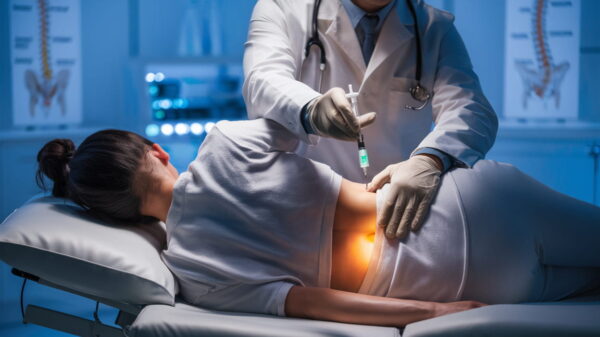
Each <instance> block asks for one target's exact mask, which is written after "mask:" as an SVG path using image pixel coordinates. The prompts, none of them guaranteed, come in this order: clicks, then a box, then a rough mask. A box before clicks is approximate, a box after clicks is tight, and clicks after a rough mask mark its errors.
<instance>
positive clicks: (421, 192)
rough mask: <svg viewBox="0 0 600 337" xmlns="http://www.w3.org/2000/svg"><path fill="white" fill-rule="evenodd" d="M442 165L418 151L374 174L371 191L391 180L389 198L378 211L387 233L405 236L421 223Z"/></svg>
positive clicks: (438, 180) (435, 189)
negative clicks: (419, 153) (416, 153)
mask: <svg viewBox="0 0 600 337" xmlns="http://www.w3.org/2000/svg"><path fill="white" fill-rule="evenodd" d="M438 165H439V164H438V163H437V162H436V161H435V159H433V158H430V157H429V156H425V155H416V156H413V157H411V158H410V159H408V160H406V161H403V162H400V163H398V164H393V165H389V166H388V167H386V168H385V169H384V170H383V171H381V172H380V173H379V174H377V175H376V176H375V177H374V178H373V180H372V181H371V183H370V184H369V189H368V190H369V191H370V192H375V191H376V190H378V189H379V188H381V187H382V186H383V185H384V184H385V183H388V182H389V183H390V188H389V191H388V195H387V197H386V200H385V201H384V202H383V206H382V209H380V210H379V211H378V213H379V214H377V224H378V225H379V226H381V227H384V226H387V227H386V229H385V236H386V237H388V238H390V239H393V238H404V237H405V236H406V235H408V231H409V229H410V230H412V231H417V230H418V229H419V228H420V227H421V224H422V222H423V220H424V218H425V216H426V215H427V212H428V211H429V206H430V205H431V201H432V200H433V198H434V197H435V195H436V193H437V188H438V185H439V183H440V175H441V167H440V166H438Z"/></svg>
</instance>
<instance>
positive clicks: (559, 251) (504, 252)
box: [452, 161, 600, 303]
mask: <svg viewBox="0 0 600 337" xmlns="http://www.w3.org/2000/svg"><path fill="white" fill-rule="evenodd" d="M452 177H453V178H454V179H455V181H456V184H457V186H458V187H459V190H460V195H461V199H462V203H463V206H464V209H465V217H466V219H467V222H468V235H469V245H468V246H469V261H468V276H467V282H466V286H465V290H464V293H463V298H472V299H477V300H480V301H483V302H487V303H511V302H523V301H538V300H555V299H558V298H560V297H563V296H567V295H570V294H573V293H576V292H579V291H583V290H586V288H589V287H591V286H594V285H600V269H599V267H600V249H599V248H598V247H600V208H598V207H596V206H593V205H591V204H588V203H585V202H582V201H579V200H576V199H573V198H571V197H568V196H566V195H564V194H561V193H559V192H556V191H554V190H552V189H550V188H548V187H547V186H545V185H543V184H541V183H540V182H538V181H536V180H535V179H533V178H531V177H529V176H527V175H526V174H524V173H522V172H521V171H519V170H518V169H516V168H514V167H513V166H511V165H508V164H502V163H496V162H493V161H480V162H478V163H477V165H476V166H475V167H474V168H473V169H459V170H455V171H453V172H452Z"/></svg>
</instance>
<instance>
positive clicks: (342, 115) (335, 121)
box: [308, 88, 376, 140]
mask: <svg viewBox="0 0 600 337" xmlns="http://www.w3.org/2000/svg"><path fill="white" fill-rule="evenodd" d="M375 115H376V114H375V113H374V112H369V113H366V114H364V115H361V116H360V117H358V118H356V117H355V116H354V113H353V112H352V107H351V105H350V102H349V101H348V99H347V98H346V93H345V92H344V90H343V89H342V88H331V89H329V91H327V92H326V93H324V94H323V95H321V96H320V97H317V98H316V99H315V100H314V101H313V102H311V103H310V105H309V106H308V117H309V121H310V126H311V127H312V128H313V130H315V132H316V133H317V134H318V135H319V136H324V137H332V138H337V139H341V140H356V139H357V138H358V131H359V125H360V128H363V127H365V126H367V125H369V124H371V123H373V122H374V121H375Z"/></svg>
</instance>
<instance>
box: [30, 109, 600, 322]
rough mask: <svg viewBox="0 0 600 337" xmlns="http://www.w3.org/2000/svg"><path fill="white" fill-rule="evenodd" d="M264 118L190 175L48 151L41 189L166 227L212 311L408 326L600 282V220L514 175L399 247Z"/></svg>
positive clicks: (121, 158)
mask: <svg viewBox="0 0 600 337" xmlns="http://www.w3.org/2000/svg"><path fill="white" fill-rule="evenodd" d="M297 143H298V140H297V139H296V138H294V137H293V135H292V134H290V133H289V132H288V131H286V130H285V128H283V127H281V126H280V125H278V124H277V123H275V122H272V121H269V120H253V121H243V122H221V123H218V124H217V126H216V127H215V128H213V130H212V131H211V132H210V134H209V135H208V136H207V138H206V140H205V141H204V143H203V144H202V146H201V147H200V149H199V152H198V156H197V158H196V159H195V160H194V161H193V162H191V163H190V165H189V167H188V170H187V171H186V172H183V173H182V174H178V172H177V171H176V169H175V168H174V167H173V166H172V165H171V164H170V162H169V159H170V158H169V154H167V153H166V152H165V151H164V150H163V149H162V148H161V147H160V146H159V145H158V144H154V143H152V142H151V141H149V140H146V139H144V138H142V137H140V136H138V135H136V134H133V133H130V132H125V131H118V130H105V131H100V132H97V133H95V134H93V135H91V136H89V137H88V138H87V139H86V140H85V141H84V142H83V143H82V144H81V145H80V146H79V148H77V149H75V146H74V145H73V143H72V142H71V141H70V140H66V139H56V140H53V141H51V142H49V143H48V144H46V145H45V146H44V147H43V148H42V149H41V150H40V152H39V153H38V162H39V171H38V182H40V183H41V184H42V185H43V179H42V175H46V176H48V177H49V178H51V179H52V180H53V181H54V185H53V189H52V192H53V194H54V195H55V196H58V197H67V198H70V199H72V200H73V201H75V202H77V203H78V204H80V205H81V206H83V207H84V208H86V209H88V210H90V211H91V212H93V213H95V214H97V215H99V216H105V217H111V218H114V219H118V220H121V221H127V222H134V223H141V222H144V221H155V220H157V219H158V220H162V221H164V222H165V223H166V225H167V233H168V235H167V236H168V248H167V249H166V250H165V251H164V252H163V260H164V262H165V263H166V264H167V265H168V266H169V268H170V269H171V271H172V272H173V273H174V275H175V276H176V277H177V280H178V282H179V284H180V289H181V295H182V296H183V298H184V299H185V300H187V301H188V302H190V303H192V304H196V305H199V306H202V307H206V308H211V309H217V310H230V311H245V312H255V313H266V314H273V315H280V316H291V317H305V318H314V319H322V320H332V321H339V322H350V323H361V324H374V325H387V326H404V325H406V324H408V323H411V322H415V321H419V320H423V319H427V318H431V317H436V316H440V315H444V314H448V313H453V312H458V311H462V310H467V309H471V308H476V307H479V306H481V305H483V304H482V303H480V302H479V301H481V302H485V303H517V302H524V301H547V300H557V299H560V298H563V297H566V296H570V295H573V294H575V293H578V292H582V291H585V290H587V289H590V288H593V287H597V286H599V285H600V253H599V251H598V248H597V247H599V246H600V209H599V208H597V207H595V206H593V205H590V204H587V203H584V202H581V201H578V200H575V199H572V198H569V197H567V196H565V195H562V194H559V193H558V192H555V191H552V190H550V189H549V188H547V187H545V186H544V185H542V184H540V183H538V182H537V181H535V180H533V179H532V178H530V177H528V176H526V175H525V174H523V173H521V172H520V171H519V170H517V169H516V168H514V167H512V166H511V165H508V164H502V163H496V162H492V161H480V162H478V163H477V164H476V165H475V166H474V167H473V168H457V169H454V170H452V171H450V172H448V173H447V174H445V175H444V176H443V179H442V182H441V184H440V189H439V192H438V196H437V197H436V199H435V200H434V201H433V204H432V208H431V210H430V212H429V214H428V216H427V218H426V220H425V223H424V225H423V227H422V228H421V229H420V230H419V231H418V232H417V233H411V234H409V236H408V237H407V238H405V239H404V240H389V239H386V238H385V236H384V235H383V233H382V229H381V228H379V227H377V226H376V225H375V223H376V222H375V220H376V215H377V209H378V201H379V200H382V199H384V196H385V193H386V190H387V188H386V187H383V188H382V189H380V190H379V191H377V193H376V194H375V193H369V192H366V191H364V188H363V185H359V184H355V183H352V182H350V181H347V180H344V179H342V178H341V177H340V176H339V175H338V174H336V173H335V172H333V171H332V170H331V169H330V168H329V167H328V166H326V165H324V164H321V163H317V162H314V161H311V160H308V159H305V158H303V157H300V156H297V155H295V154H293V153H292V151H293V150H294V149H295V148H296V146H297V145H298V144H297Z"/></svg>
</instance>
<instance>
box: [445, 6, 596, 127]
mask: <svg viewBox="0 0 600 337" xmlns="http://www.w3.org/2000/svg"><path fill="white" fill-rule="evenodd" d="M438 2H440V1H438ZM505 6H506V3H505V1H499V0H493V1H490V0H488V1H481V0H444V1H443V7H444V9H446V10H449V11H450V12H452V13H453V14H454V15H455V17H456V20H455V25H456V27H457V29H458V30H459V32H460V33H461V36H462V38H463V40H464V41H465V45H466V46H467V49H468V51H469V55H470V56H471V60H472V62H473V67H474V69H475V71H476V73H477V74H478V75H479V79H480V81H481V85H482V88H483V90H484V92H485V94H486V96H487V97H488V99H489V101H490V103H491V104H492V106H493V107H494V108H495V109H496V112H497V113H498V114H499V115H500V116H501V115H502V111H503V89H504V74H503V72H502V71H498V69H504V51H505V50H504V48H505V46H504V44H505V40H504V39H505V36H504V30H505V19H506V13H505ZM598 13H600V1H598V0H581V47H580V49H581V56H580V70H579V71H580V75H579V78H580V84H579V86H580V96H579V118H580V119H581V120H583V121H588V122H596V123H598V122H600V99H599V98H598V96H599V94H600V21H598V19H597V16H598Z"/></svg>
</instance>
